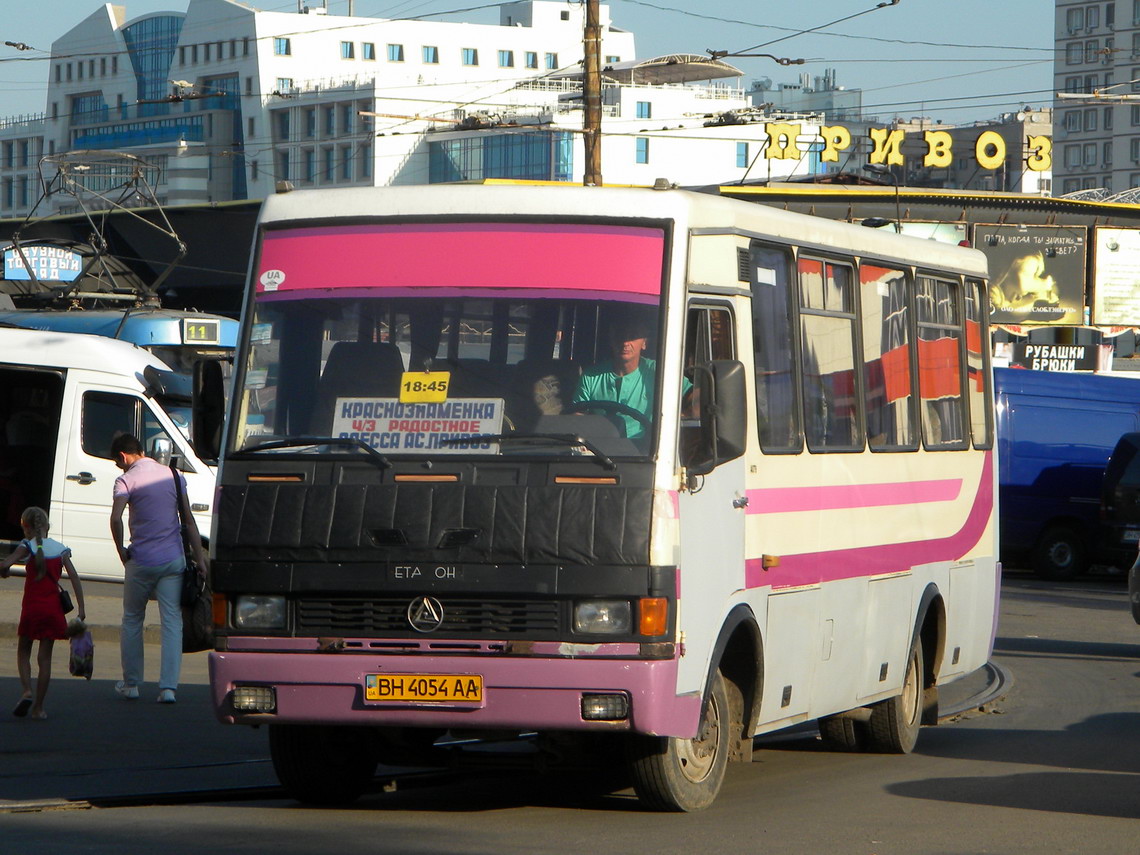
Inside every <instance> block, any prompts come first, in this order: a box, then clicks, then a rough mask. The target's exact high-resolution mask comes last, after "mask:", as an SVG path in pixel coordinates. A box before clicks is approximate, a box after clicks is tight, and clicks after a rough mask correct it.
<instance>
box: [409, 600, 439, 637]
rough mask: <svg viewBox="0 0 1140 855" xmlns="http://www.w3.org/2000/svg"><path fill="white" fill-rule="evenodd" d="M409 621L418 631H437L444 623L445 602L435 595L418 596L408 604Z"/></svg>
mask: <svg viewBox="0 0 1140 855" xmlns="http://www.w3.org/2000/svg"><path fill="white" fill-rule="evenodd" d="M408 623H410V624H411V625H412V629H414V630H415V631H416V632H435V631H436V630H437V629H439V628H440V626H442V625H443V603H441V602H440V601H439V600H437V599H436V598H435V597H416V598H415V599H414V600H412V602H411V603H410V604H409V605H408Z"/></svg>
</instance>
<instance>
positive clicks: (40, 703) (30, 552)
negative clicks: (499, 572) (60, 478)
mask: <svg viewBox="0 0 1140 855" xmlns="http://www.w3.org/2000/svg"><path fill="white" fill-rule="evenodd" d="M20 526H21V527H22V528H23V530H24V539H23V540H22V541H20V545H19V546H17V547H16V549H15V551H14V552H13V553H12V554H11V555H9V556H8V557H7V558H5V559H4V560H3V561H0V576H4V577H6V576H7V575H8V570H9V568H10V567H11V566H12V565H13V564H18V563H21V562H23V564H24V600H23V603H22V604H21V607H20V625H19V627H18V628H17V630H16V632H17V634H18V635H19V637H20V640H19V643H18V645H17V647H16V665H17V667H18V669H19V672H20V685H21V686H22V687H23V690H24V691H23V694H22V695H21V696H20V701H19V703H17V704H16V708H15V709H14V710H12V714H13V715H15V716H19V717H23V716H30V717H31V718H33V719H35V720H37V721H43V720H44V719H46V718H47V713H46V712H44V697H45V696H46V695H47V690H48V683H49V682H50V681H51V655H52V648H53V647H54V646H55V642H56V641H57V640H62V639H64V638H67V620H66V618H64V616H63V607H62V606H61V605H60V602H59V591H60V585H59V580H60V578H61V577H62V576H63V571H64V570H66V571H67V575H68V578H69V579H71V587H72V589H73V590H74V591H75V602H76V603H77V604H78V606H79V619H80V620H82V619H83V618H85V617H86V610H85V609H84V607H83V587H82V586H81V585H80V584H79V574H78V573H76V572H75V565H74V564H72V563H71V550H70V549H68V548H67V547H66V546H64V545H63V544H62V543H60V542H59V541H57V540H52V539H51V538H49V537H48V536H47V532H48V516H47V513H46V512H45V511H44V510H43V509H42V508H35V507H32V508H27V509H25V511H24V513H23V514H21V515H20ZM33 641H38V642H39V643H40V649H39V653H38V655H37V656H36V662H37V663H38V665H39V673H38V674H37V675H36V688H35V693H34V695H33V693H32V642H33Z"/></svg>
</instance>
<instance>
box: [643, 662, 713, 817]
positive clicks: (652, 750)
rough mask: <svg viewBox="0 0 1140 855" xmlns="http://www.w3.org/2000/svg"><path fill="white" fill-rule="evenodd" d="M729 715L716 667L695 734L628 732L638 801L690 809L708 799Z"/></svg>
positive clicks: (664, 807) (655, 806) (706, 803)
mask: <svg viewBox="0 0 1140 855" xmlns="http://www.w3.org/2000/svg"><path fill="white" fill-rule="evenodd" d="M730 720H731V719H730V715H729V703H728V692H727V689H726V687H725V682H724V677H723V676H722V675H721V673H720V671H719V670H718V671H717V672H716V674H715V676H714V677H713V682H712V686H711V687H710V689H709V697H708V700H707V701H706V703H705V708H704V713H703V715H702V716H701V724H700V729H699V731H698V732H697V735H696V737H694V738H693V739H678V738H676V737H664V736H634V737H632V738H631V740H630V756H629V768H630V774H631V776H632V777H633V788H634V791H635V792H636V793H637V797H638V798H639V799H640V800H641V801H642V803H643V804H645V805H646V806H647V807H650V808H652V809H654V810H662V811H693V810H701V809H703V808H706V807H708V806H709V805H711V804H712V803H713V800H714V799H715V798H716V796H717V793H719V792H720V786H721V784H722V783H723V782H724V771H725V766H726V765H727V763H728V747H729V728H730V724H729V723H730Z"/></svg>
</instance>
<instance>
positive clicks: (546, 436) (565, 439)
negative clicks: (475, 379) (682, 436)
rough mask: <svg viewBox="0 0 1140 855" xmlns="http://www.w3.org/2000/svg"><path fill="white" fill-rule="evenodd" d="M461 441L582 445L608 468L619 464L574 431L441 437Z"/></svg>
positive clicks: (446, 441) (442, 442)
mask: <svg viewBox="0 0 1140 855" xmlns="http://www.w3.org/2000/svg"><path fill="white" fill-rule="evenodd" d="M461 442H522V443H528V442H532V443H536V444H537V443H545V444H547V445H552V444H556V445H570V446H577V445H580V446H582V447H583V448H585V449H586V450H587V451H589V452H590V453H591V454H592V455H593V456H594V460H597V461H598V462H599V463H600V464H602V466H604V467H605V468H606V469H617V464H616V463H614V461H613V459H612V458H611V457H609V455H607V454H605V453H604V452H603V451H602V450H601V449H600V448H598V447H597V446H596V445H594V444H593V443H592V442H590V441H589V440H588V439H586V438H585V437H581V436H578V435H577V434H573V433H484V434H475V435H474V436H465V437H454V438H448V439H441V440H440V441H439V444H440V445H457V444H459V443H461Z"/></svg>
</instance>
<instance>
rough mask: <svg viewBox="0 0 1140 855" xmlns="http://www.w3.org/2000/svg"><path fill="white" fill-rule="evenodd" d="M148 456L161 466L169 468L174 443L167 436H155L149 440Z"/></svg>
mask: <svg viewBox="0 0 1140 855" xmlns="http://www.w3.org/2000/svg"><path fill="white" fill-rule="evenodd" d="M148 456H149V457H150V458H151V459H153V460H157V461H158V462H159V463H161V464H162V465H163V466H169V465H170V460H171V458H172V457H173V456H174V442H173V441H172V440H171V439H170V437H168V436H156V437H155V438H154V439H153V440H151V443H150V453H149V455H148Z"/></svg>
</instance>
